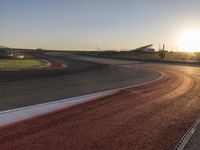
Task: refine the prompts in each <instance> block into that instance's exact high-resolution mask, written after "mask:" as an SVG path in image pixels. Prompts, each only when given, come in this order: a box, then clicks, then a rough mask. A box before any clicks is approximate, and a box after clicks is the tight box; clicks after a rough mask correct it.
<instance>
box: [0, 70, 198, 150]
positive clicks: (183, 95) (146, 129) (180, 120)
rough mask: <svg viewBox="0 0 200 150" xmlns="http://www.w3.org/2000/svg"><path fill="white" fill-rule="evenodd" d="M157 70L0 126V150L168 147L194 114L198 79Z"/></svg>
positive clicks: (170, 146) (186, 127)
mask: <svg viewBox="0 0 200 150" xmlns="http://www.w3.org/2000/svg"><path fill="white" fill-rule="evenodd" d="M155 69H156V67H154V70H155ZM157 70H159V71H161V72H162V73H163V77H162V78H161V79H160V80H157V81H155V82H153V83H149V84H146V85H142V86H138V87H134V88H131V89H127V90H123V91H121V92H119V93H117V94H114V95H112V96H107V97H104V98H100V99H97V100H94V101H91V102H88V103H85V104H81V105H78V106H75V107H72V108H68V109H63V110H59V111H56V112H53V113H50V114H47V115H43V116H39V117H36V118H32V119H29V120H26V121H22V122H19V123H16V124H13V125H9V126H6V127H2V128H1V129H0V149H1V150H16V149H17V150H18V149H23V150H25V149H26V150H27V149H34V150H44V149H59V150H83V149H84V150H94V149H101V150H102V149H105V150H116V149H121V150H129V149H130V150H133V149H140V150H146V149H149V150H150V149H151V150H159V149H162V150H169V149H173V147H174V146H175V145H176V143H177V142H178V140H179V139H180V138H181V137H182V136H183V135H184V133H185V132H186V131H187V129H188V128H189V127H190V126H191V125H192V123H193V122H194V120H195V119H196V117H197V115H198V113H199V112H200V92H199V89H200V81H199V78H196V77H195V76H190V75H187V74H184V73H183V72H179V71H178V70H177V71H174V70H170V69H166V68H165V69H164V68H158V69H157Z"/></svg>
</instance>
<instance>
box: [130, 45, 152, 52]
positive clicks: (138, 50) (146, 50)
mask: <svg viewBox="0 0 200 150" xmlns="http://www.w3.org/2000/svg"><path fill="white" fill-rule="evenodd" d="M152 47H153V44H150V45H146V46H142V47H139V48H136V49H133V50H131V51H137V52H140V51H143V52H155V49H154V48H152Z"/></svg>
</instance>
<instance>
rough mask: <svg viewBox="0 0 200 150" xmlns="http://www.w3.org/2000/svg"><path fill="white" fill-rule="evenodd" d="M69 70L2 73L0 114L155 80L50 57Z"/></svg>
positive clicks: (127, 70) (141, 74) (144, 74)
mask: <svg viewBox="0 0 200 150" xmlns="http://www.w3.org/2000/svg"><path fill="white" fill-rule="evenodd" d="M49 57H50V59H53V60H54V59H55V60H56V61H58V60H59V61H61V62H62V63H65V64H66V65H67V66H68V67H67V68H66V69H64V70H42V71H40V70H36V71H35V70H34V71H25V72H26V74H25V73H24V72H18V74H17V73H13V72H12V74H11V73H10V72H9V73H10V76H9V75H8V74H7V73H6V72H5V73H6V74H5V73H4V74H3V73H2V74H1V75H2V76H0V111H3V110H9V109H14V108H19V107H24V106H29V105H34V104H40V103H45V102H50V101H55V100H60V99H66V98H71V97H76V96H82V95H86V94H92V93H96V92H102V91H106V90H111V89H114V88H120V87H124V86H129V85H133V84H139V83H143V82H147V81H150V80H153V79H156V78H158V77H159V76H160V75H159V74H158V73H155V72H152V71H145V70H141V69H131V68H123V67H118V66H110V65H104V64H99V63H95V62H87V61H79V60H74V59H71V58H68V57H57V56H49ZM3 77H4V78H3Z"/></svg>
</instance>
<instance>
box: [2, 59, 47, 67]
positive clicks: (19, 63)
mask: <svg viewBox="0 0 200 150" xmlns="http://www.w3.org/2000/svg"><path fill="white" fill-rule="evenodd" d="M47 66H48V63H47V62H45V61H42V60H39V59H0V69H23V68H43V67H47Z"/></svg>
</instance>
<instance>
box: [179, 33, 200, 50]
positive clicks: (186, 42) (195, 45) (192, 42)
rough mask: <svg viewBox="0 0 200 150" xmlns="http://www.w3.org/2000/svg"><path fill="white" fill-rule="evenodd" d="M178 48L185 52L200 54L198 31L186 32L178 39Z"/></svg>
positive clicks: (199, 35)
mask: <svg viewBox="0 0 200 150" xmlns="http://www.w3.org/2000/svg"><path fill="white" fill-rule="evenodd" d="M178 42H179V47H180V48H181V49H182V51H185V52H200V30H188V31H185V32H183V33H182V35H181V36H180V38H179V41H178Z"/></svg>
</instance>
